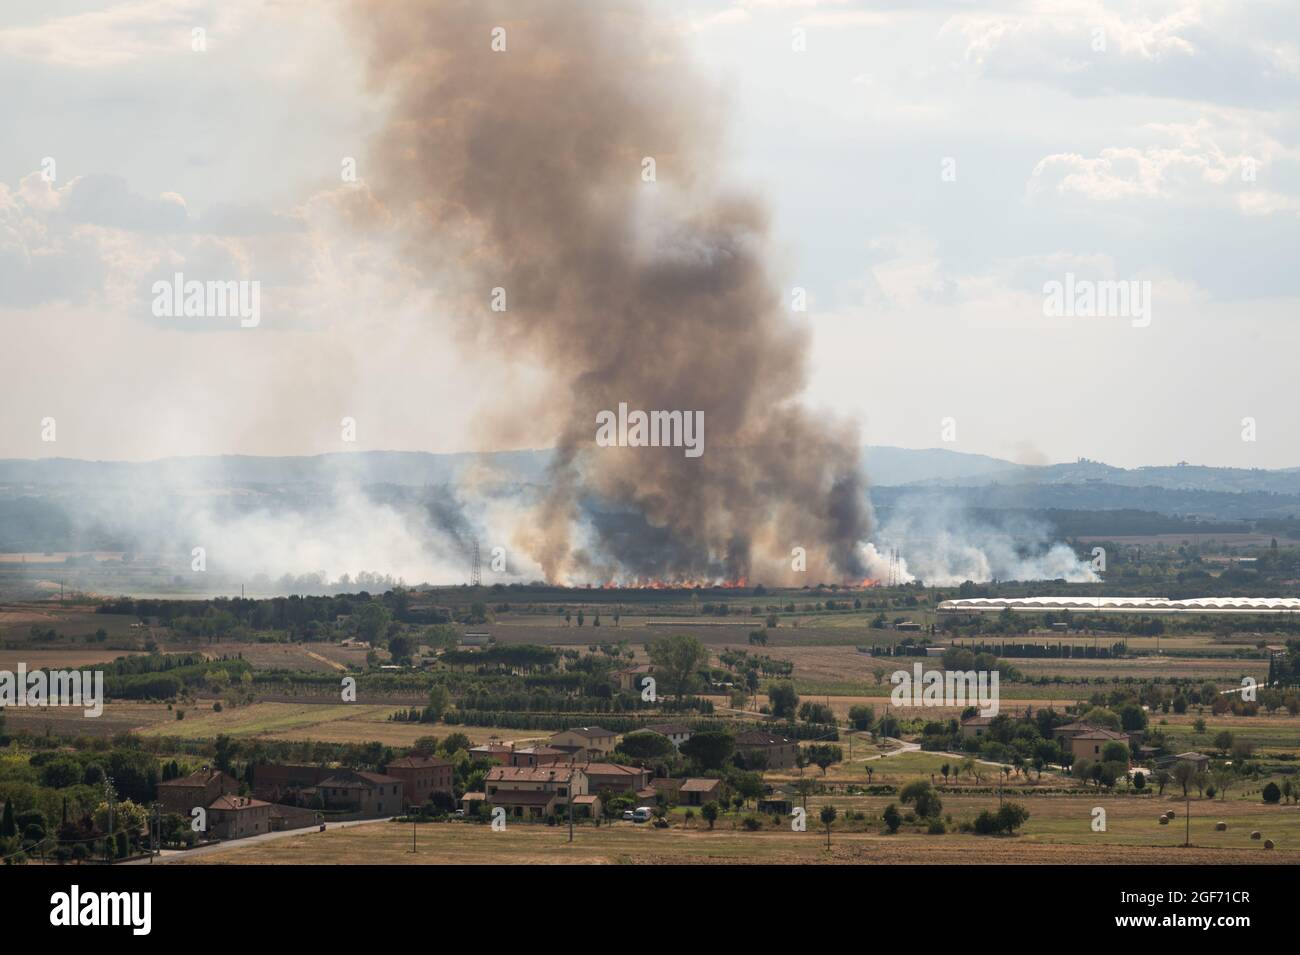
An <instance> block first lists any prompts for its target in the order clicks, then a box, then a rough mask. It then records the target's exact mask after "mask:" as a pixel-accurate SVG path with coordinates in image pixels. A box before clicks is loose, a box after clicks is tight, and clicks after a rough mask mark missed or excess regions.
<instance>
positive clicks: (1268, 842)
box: [1264, 839, 1273, 849]
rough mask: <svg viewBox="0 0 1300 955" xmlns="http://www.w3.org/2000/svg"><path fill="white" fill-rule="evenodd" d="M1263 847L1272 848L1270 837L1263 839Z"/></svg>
mask: <svg viewBox="0 0 1300 955" xmlns="http://www.w3.org/2000/svg"><path fill="white" fill-rule="evenodd" d="M1264 848H1265V849H1272V848H1273V840H1272V839H1265V840H1264Z"/></svg>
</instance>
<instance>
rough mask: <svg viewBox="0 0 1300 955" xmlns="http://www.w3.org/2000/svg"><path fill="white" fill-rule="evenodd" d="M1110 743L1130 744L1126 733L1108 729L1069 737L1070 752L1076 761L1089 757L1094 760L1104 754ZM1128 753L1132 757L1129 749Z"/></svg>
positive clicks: (1126, 745)
mask: <svg viewBox="0 0 1300 955" xmlns="http://www.w3.org/2000/svg"><path fill="white" fill-rule="evenodd" d="M1111 743H1123V744H1124V746H1125V747H1128V746H1129V744H1130V741H1129V738H1128V734H1127V733H1117V732H1115V731H1114V730H1108V729H1094V730H1090V731H1089V732H1086V733H1077V734H1075V735H1074V736H1072V737H1071V738H1070V752H1071V753H1072V754H1073V755H1074V761H1075V762H1076V763H1077V762H1078V761H1079V760H1081V759H1091V760H1093V761H1094V762H1095V761H1097V760H1099V759H1101V758H1102V757H1103V756H1104V755H1105V752H1106V747H1107V746H1109V745H1110V744H1111ZM1129 755H1130V758H1132V751H1131V750H1130V752H1129Z"/></svg>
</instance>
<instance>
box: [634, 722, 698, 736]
mask: <svg viewBox="0 0 1300 955" xmlns="http://www.w3.org/2000/svg"><path fill="white" fill-rule="evenodd" d="M641 728H642V729H647V730H649V731H650V732H652V733H658V734H659V735H660V736H680V735H681V734H682V733H687V734H689V733H690V731H691V728H690V727H689V726H687V725H686V724H685V723H651V724H650V725H649V726H643V727H641Z"/></svg>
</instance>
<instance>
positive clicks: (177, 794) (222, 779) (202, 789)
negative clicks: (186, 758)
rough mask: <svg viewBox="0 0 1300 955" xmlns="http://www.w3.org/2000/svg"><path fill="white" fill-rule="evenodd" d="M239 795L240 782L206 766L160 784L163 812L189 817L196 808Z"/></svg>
mask: <svg viewBox="0 0 1300 955" xmlns="http://www.w3.org/2000/svg"><path fill="white" fill-rule="evenodd" d="M227 793H230V794H236V795H237V794H238V793H239V780H237V779H235V777H233V776H231V775H229V774H228V773H223V772H222V771H221V770H219V769H211V768H209V767H207V766H204V767H203V768H202V769H200V770H199V771H198V772H196V773H190V775H188V776H182V777H180V778H179V779H169V780H167V781H166V782H162V783H159V784H158V802H159V803H160V804H161V805H162V808H163V812H174V813H179V814H180V815H182V816H189V814H190V811H191V810H193V809H195V808H201V807H206V806H210V805H211V804H212V800H214V799H216V798H217V797H218V796H222V795H225V794H227Z"/></svg>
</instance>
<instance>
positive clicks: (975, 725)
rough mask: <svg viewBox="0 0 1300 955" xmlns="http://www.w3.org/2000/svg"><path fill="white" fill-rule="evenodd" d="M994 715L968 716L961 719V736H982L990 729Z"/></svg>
mask: <svg viewBox="0 0 1300 955" xmlns="http://www.w3.org/2000/svg"><path fill="white" fill-rule="evenodd" d="M993 720H994V717H992V716H979V715H976V716H968V717H966V718H965V719H964V720H962V721H961V738H962V739H971V738H972V737H980V736H983V735H984V734H985V733H987V732H988V731H989V724H990V723H992V722H993Z"/></svg>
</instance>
